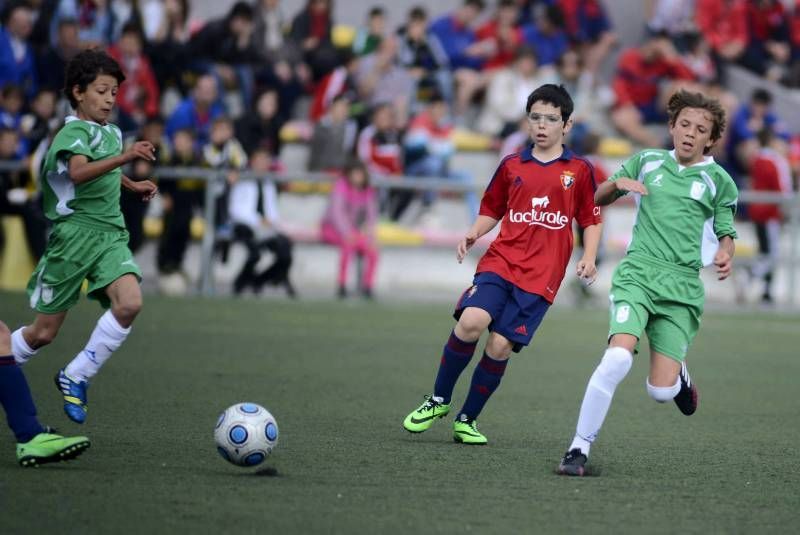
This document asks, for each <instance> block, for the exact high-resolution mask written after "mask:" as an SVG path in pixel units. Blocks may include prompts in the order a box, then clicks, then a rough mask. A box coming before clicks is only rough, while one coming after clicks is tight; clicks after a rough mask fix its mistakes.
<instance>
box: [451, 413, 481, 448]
mask: <svg viewBox="0 0 800 535" xmlns="http://www.w3.org/2000/svg"><path fill="white" fill-rule="evenodd" d="M453 441H454V442H460V443H462V444H469V445H471V446H484V445H486V443H487V442H488V440H486V437H485V436H483V435H482V434H481V433H480V432H479V431H478V424H477V422H476V421H475V420H470V419H469V418H467V417H466V416H465V415H463V414H462V415H461V416H460V417H459V419H458V420H456V421H455V422H453Z"/></svg>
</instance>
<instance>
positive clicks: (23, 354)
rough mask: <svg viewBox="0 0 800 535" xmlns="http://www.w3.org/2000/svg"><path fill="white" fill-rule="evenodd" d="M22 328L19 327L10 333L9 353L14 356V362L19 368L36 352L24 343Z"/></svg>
mask: <svg viewBox="0 0 800 535" xmlns="http://www.w3.org/2000/svg"><path fill="white" fill-rule="evenodd" d="M24 328H25V327H20V328H19V329H17V330H16V331H14V332H13V333H11V353H12V354H13V355H14V360H15V361H16V363H17V364H18V365H19V366H22V365H23V364H25V363H26V362H28V361H29V360H30V358H31V357H32V356H34V355H35V354H36V352H37V351H38V350H37V349H33V348H32V347H31V346H29V345H28V342H26V341H25V338H24V337H23V336H22V329H24Z"/></svg>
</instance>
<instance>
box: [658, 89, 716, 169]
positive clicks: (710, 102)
mask: <svg viewBox="0 0 800 535" xmlns="http://www.w3.org/2000/svg"><path fill="white" fill-rule="evenodd" d="M684 108H699V109H701V110H705V111H707V112H708V113H710V114H711V118H712V119H711V120H712V122H713V123H714V124H713V126H712V127H711V141H712V142H717V141H718V140H719V138H721V137H722V133H723V132H724V131H725V125H726V121H725V110H724V109H723V108H722V105H721V104H720V103H719V101H718V100H717V99H715V98H711V97H707V96H705V95H704V94H702V93H692V92H690V91H686V90H684V89H681V90H680V91H677V92H676V93H675V94H674V95H672V96H671V97H670V98H669V102H668V103H667V114H668V115H669V125H670V126H673V127H674V126H675V121H677V120H678V115H680V113H681V111H682V110H683V109H684ZM709 150H710V149H708V148H706V149H705V150H704V151H703V153H704V154H707V153H708V151H709Z"/></svg>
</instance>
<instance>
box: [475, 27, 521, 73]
mask: <svg viewBox="0 0 800 535" xmlns="http://www.w3.org/2000/svg"><path fill="white" fill-rule="evenodd" d="M497 30H498V24H497V20H494V19H493V20H490V21H488V22H486V23H485V24H483V25H482V26H481V27H480V28H478V29H477V31H476V32H475V37H477V39H478V41H483V40H485V39H493V40H494V42H495V43H496V44H497V52H495V54H494V55H493V56H492V57H490V58H487V59H486V63H484V64H483V68H484V70H492V69H499V68H501V67H505V66H507V65H511V63H513V61H514V55H515V54H516V53H517V49H518V48H519V46H520V45H522V30H521V29H520V28H519V27H518V26H517V27H515V28H514V29H513V30H512V35H511V41H512V42H510V43H508V42H504V41H502V40H501V39H500V36H499V34H498V31H497Z"/></svg>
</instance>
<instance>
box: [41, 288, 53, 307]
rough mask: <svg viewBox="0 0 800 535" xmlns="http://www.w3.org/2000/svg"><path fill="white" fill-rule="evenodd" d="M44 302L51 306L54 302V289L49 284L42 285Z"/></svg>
mask: <svg viewBox="0 0 800 535" xmlns="http://www.w3.org/2000/svg"><path fill="white" fill-rule="evenodd" d="M42 302H43V303H44V304H45V305H49V304H50V303H52V302H53V287H52V286H48V285H47V284H43V285H42Z"/></svg>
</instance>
